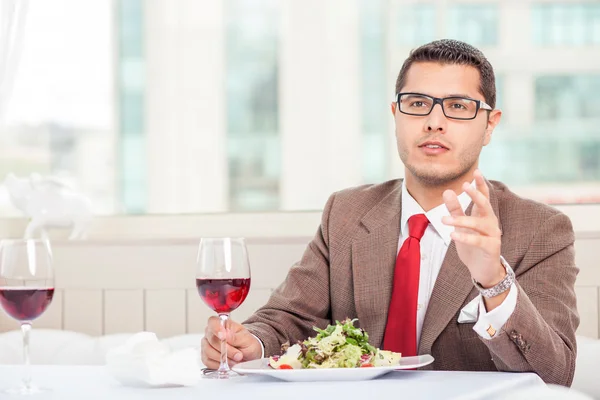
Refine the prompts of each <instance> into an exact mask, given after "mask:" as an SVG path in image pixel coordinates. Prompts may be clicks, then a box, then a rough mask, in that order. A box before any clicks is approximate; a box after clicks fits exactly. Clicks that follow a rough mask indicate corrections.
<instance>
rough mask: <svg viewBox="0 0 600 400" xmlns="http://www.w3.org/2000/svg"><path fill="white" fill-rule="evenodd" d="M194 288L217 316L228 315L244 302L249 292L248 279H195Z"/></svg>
mask: <svg viewBox="0 0 600 400" xmlns="http://www.w3.org/2000/svg"><path fill="white" fill-rule="evenodd" d="M196 287H197V288H198V294H199V295H200V297H201V298H202V300H204V302H205V303H206V305H207V306H209V307H210V308H212V309H213V310H214V311H216V312H217V313H218V314H223V313H225V314H229V313H230V312H232V311H233V310H235V309H236V308H238V307H239V306H240V304H242V303H243V302H244V300H246V296H248V292H249V291H250V278H232V279H210V278H197V279H196Z"/></svg>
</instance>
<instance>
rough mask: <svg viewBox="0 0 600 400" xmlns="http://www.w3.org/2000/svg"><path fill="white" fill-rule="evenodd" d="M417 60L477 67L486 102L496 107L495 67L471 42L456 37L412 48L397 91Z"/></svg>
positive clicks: (404, 65) (402, 69) (400, 76)
mask: <svg viewBox="0 0 600 400" xmlns="http://www.w3.org/2000/svg"><path fill="white" fill-rule="evenodd" d="M415 62H436V63H440V64H459V65H470V66H472V67H475V68H477V70H478V71H479V75H480V79H481V82H480V85H479V91H480V92H481V94H482V95H483V98H484V99H485V102H486V103H488V104H489V105H490V106H491V107H492V108H495V107H496V79H495V77H494V69H493V68H492V65H491V64H490V62H489V61H488V60H487V58H485V56H484V55H483V53H482V52H481V51H480V50H478V49H477V48H475V47H473V46H471V45H470V44H467V43H465V42H461V41H459V40H454V39H441V40H436V41H433V42H431V43H427V44H425V45H423V46H421V47H418V48H416V49H414V50H412V51H411V52H410V55H409V56H408V58H407V59H406V61H404V64H403V65H402V68H401V69H400V73H399V74H398V79H397V80H396V93H400V91H401V90H402V88H403V87H404V85H405V84H406V75H407V73H408V70H409V69H410V66H411V65H412V64H413V63H415Z"/></svg>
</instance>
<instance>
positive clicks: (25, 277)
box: [0, 239, 54, 395]
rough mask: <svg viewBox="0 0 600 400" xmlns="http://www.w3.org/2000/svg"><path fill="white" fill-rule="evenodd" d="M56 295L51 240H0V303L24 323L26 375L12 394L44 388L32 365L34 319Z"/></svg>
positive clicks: (22, 329)
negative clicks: (35, 378) (33, 376)
mask: <svg viewBox="0 0 600 400" xmlns="http://www.w3.org/2000/svg"><path fill="white" fill-rule="evenodd" d="M53 295H54V271H53V269H52V251H51V250H50V242H48V241H47V240H41V239H16V240H2V241H0V305H1V306H2V308H3V309H4V311H6V313H7V314H8V315H10V316H11V317H12V318H14V319H16V320H17V321H19V322H20V323H21V331H22V332H23V359H24V367H25V374H24V377H23V382H22V384H21V386H18V387H15V388H9V389H8V390H7V392H8V393H10V394H16V395H30V394H36V393H39V392H42V391H44V390H43V389H40V388H39V387H37V386H36V385H34V384H33V382H32V380H31V368H30V366H29V331H30V330H31V322H32V321H33V320H34V319H36V318H38V317H39V316H40V315H42V314H43V313H44V311H46V308H47V307H48V306H49V305H50V303H51V302H52V297H53Z"/></svg>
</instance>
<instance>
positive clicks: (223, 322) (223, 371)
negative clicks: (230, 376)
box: [218, 314, 229, 374]
mask: <svg viewBox="0 0 600 400" xmlns="http://www.w3.org/2000/svg"><path fill="white" fill-rule="evenodd" d="M228 318H229V315H228V314H219V319H220V320H221V329H222V332H224V334H225V335H224V337H223V339H221V365H219V370H218V372H219V374H227V373H229V363H228V362H227V319H228Z"/></svg>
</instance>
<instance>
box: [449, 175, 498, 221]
mask: <svg viewBox="0 0 600 400" xmlns="http://www.w3.org/2000/svg"><path fill="white" fill-rule="evenodd" d="M463 190H464V191H465V192H466V193H467V194H468V195H469V197H470V198H471V200H473V203H474V204H475V205H476V206H477V209H478V211H479V215H480V216H482V217H487V216H489V215H493V214H494V210H493V209H492V204H491V203H490V200H489V199H488V198H487V197H486V196H485V195H484V194H483V193H482V192H481V191H479V190H478V189H476V188H474V187H473V186H471V185H470V184H468V183H466V182H465V183H464V184H463ZM457 202H458V200H457ZM459 206H460V205H459ZM450 215H452V216H454V215H453V214H452V213H450Z"/></svg>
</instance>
